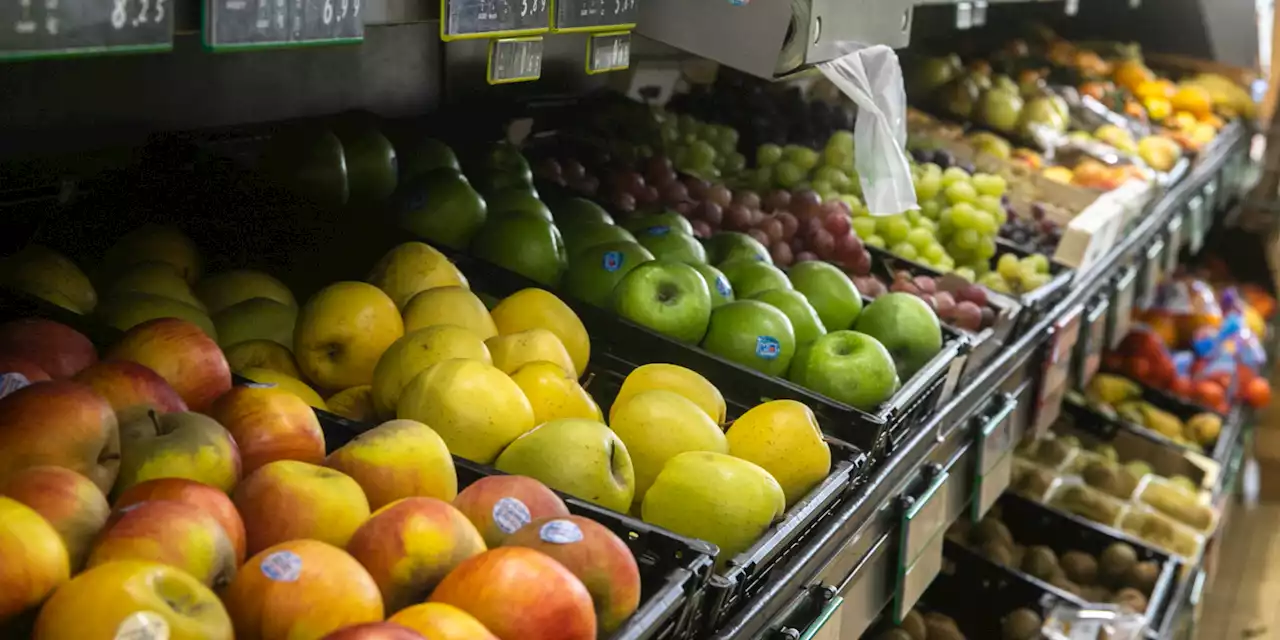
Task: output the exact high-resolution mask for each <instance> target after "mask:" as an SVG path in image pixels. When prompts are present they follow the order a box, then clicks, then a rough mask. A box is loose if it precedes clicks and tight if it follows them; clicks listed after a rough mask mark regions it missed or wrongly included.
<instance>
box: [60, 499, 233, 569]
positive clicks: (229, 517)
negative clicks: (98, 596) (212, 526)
mask: <svg viewBox="0 0 1280 640" xmlns="http://www.w3.org/2000/svg"><path fill="white" fill-rule="evenodd" d="M148 500H174V501H176V502H185V503H187V504H189V505H192V506H194V507H199V508H200V510H202V511H204V512H205V513H207V514H209V515H211V516H213V517H214V519H216V520H217V521H218V524H221V525H222V529H223V531H226V533H227V537H228V538H230V539H231V546H232V547H234V548H235V552H236V566H240V565H242V564H244V557H245V547H244V544H245V543H244V521H243V520H241V519H240V512H239V511H236V506H235V504H233V503H232V502H231V498H230V497H228V496H227V494H226V493H225V492H223V491H220V490H219V489H218V488H217V487H213V486H210V485H207V484H204V483H202V482H196V481H195V480H188V479H186V478H159V479H156V480H148V481H146V482H141V483H138V484H135V485H133V486H132V487H129V488H128V489H125V490H124V492H123V493H121V494H120V497H118V498H116V503H115V505H114V506H115V508H116V509H117V510H119V509H124V508H125V507H128V506H129V505H132V504H137V503H139V502H146V501H148ZM46 517H47V516H46ZM104 519H105V518H104ZM55 526H56V525H55ZM99 527H101V525H99Z"/></svg>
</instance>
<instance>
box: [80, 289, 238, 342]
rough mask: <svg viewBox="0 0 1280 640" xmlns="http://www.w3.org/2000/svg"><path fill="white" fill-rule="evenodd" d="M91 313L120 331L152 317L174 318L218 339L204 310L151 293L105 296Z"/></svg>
mask: <svg viewBox="0 0 1280 640" xmlns="http://www.w3.org/2000/svg"><path fill="white" fill-rule="evenodd" d="M93 315H94V316H96V317H97V318H98V320H100V321H101V322H102V323H104V324H106V325H108V326H112V327H115V328H117V329H119V330H121V331H128V330H129V329H131V328H133V327H135V326H137V325H140V324H142V323H144V322H146V321H148V320H155V319H156V318H178V319H181V320H186V321H187V322H190V323H191V324H194V325H196V326H197V327H200V330H201V331H203V332H204V334H205V335H207V336H209V337H210V338H213V339H214V340H217V339H218V330H217V328H216V327H215V326H214V324H213V320H211V319H210V318H209V316H207V315H205V313H204V312H203V311H201V310H199V309H197V308H195V307H193V306H191V305H189V304H186V303H185V302H182V301H179V300H174V299H173V298H166V297H164V296H160V295H156V294H154V293H143V292H141V291H123V292H120V293H117V294H114V295H110V296H105V297H104V298H103V300H102V302H100V303H99V304H98V308H97V309H96V310H95V311H94V312H93Z"/></svg>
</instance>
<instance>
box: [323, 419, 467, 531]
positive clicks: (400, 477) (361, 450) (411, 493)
mask: <svg viewBox="0 0 1280 640" xmlns="http://www.w3.org/2000/svg"><path fill="white" fill-rule="evenodd" d="M324 464H325V466H326V467H329V468H331V469H337V470H338V471H341V472H343V473H345V474H347V475H349V476H351V477H352V478H354V479H355V481H356V482H358V483H360V488H361V489H364V494H365V495H366V496H368V498H369V508H370V509H381V508H382V507H384V506H386V505H388V504H391V503H392V502H395V501H396V500H399V499H401V498H412V497H418V496H421V497H426V498H439V499H441V500H444V501H445V502H451V501H453V499H454V498H456V497H457V496H458V473H457V471H456V470H454V468H453V456H451V455H449V448H448V447H447V446H445V443H444V440H443V439H441V438H440V436H439V434H437V433H436V432H435V431H433V430H432V429H431V427H428V426H427V425H425V424H422V423H421V422H418V421H416V420H391V421H388V422H384V423H382V424H380V425H378V426H376V427H374V428H372V429H370V430H368V431H365V432H364V433H362V434H360V435H358V436H356V438H355V439H354V440H352V441H351V442H348V443H347V444H346V445H344V446H343V447H342V448H341V449H338V450H337V451H334V452H333V453H331V454H329V457H328V458H327V459H325V463H324Z"/></svg>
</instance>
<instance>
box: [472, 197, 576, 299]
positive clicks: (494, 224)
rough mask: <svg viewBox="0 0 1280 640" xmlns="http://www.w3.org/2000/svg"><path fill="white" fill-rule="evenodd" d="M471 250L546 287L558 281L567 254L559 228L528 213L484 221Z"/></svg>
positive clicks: (552, 285)
mask: <svg viewBox="0 0 1280 640" xmlns="http://www.w3.org/2000/svg"><path fill="white" fill-rule="evenodd" d="M471 254H472V255H474V256H475V257H477V258H480V259H481V260H488V261H489V262H492V263H493V264H496V265H498V266H500V267H505V268H507V269H509V270H511V271H514V272H516V273H518V274H520V275H522V276H525V277H526V278H529V279H531V280H534V281H536V282H538V283H541V284H543V285H546V286H548V287H555V286H557V285H558V284H560V278H561V277H562V276H563V275H564V270H565V267H566V266H567V264H566V263H567V262H568V256H567V255H566V254H565V249H564V241H563V240H561V239H560V231H558V230H557V229H556V226H555V225H554V224H551V222H550V221H548V220H544V219H542V218H541V217H539V216H537V215H534V214H531V213H510V214H507V215H503V216H495V217H493V218H490V219H489V220H488V221H487V222H485V224H484V226H483V227H481V229H480V231H479V233H477V234H476V238H475V240H474V241H473V242H472V243H471Z"/></svg>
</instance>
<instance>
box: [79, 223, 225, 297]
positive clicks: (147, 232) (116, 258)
mask: <svg viewBox="0 0 1280 640" xmlns="http://www.w3.org/2000/svg"><path fill="white" fill-rule="evenodd" d="M142 262H163V263H165V264H168V265H171V266H172V267H173V268H174V270H175V271H176V272H177V273H178V275H179V276H182V279H183V280H186V281H187V284H195V283H196V281H197V280H199V279H200V272H201V268H202V267H201V260H200V252H199V251H198V250H197V249H196V245H195V243H194V242H192V241H191V238H188V237H187V235H186V234H185V233H183V232H182V231H179V230H178V229H176V228H174V227H170V226H165V225H155V224H147V225H143V226H141V227H138V228H137V229H134V230H133V231H130V232H129V233H126V234H125V235H124V237H122V238H120V239H119V240H118V241H116V243H115V244H114V245H112V246H111V248H110V249H107V253H106V255H105V256H103V258H102V266H103V270H104V271H105V272H106V273H107V274H118V273H121V272H122V271H123V270H124V269H125V268H126V267H129V266H132V265H135V264H138V263H142Z"/></svg>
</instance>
